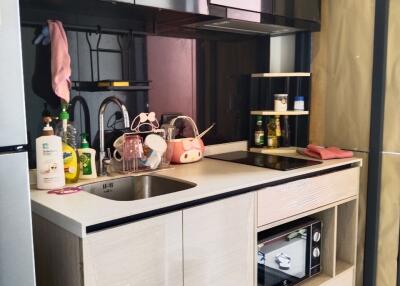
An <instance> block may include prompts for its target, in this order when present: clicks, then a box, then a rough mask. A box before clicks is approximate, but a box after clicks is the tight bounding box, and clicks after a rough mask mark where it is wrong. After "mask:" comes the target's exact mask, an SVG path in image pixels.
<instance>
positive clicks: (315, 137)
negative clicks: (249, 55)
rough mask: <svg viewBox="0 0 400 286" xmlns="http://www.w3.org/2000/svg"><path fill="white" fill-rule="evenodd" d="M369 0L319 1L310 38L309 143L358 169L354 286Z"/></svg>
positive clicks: (366, 113) (367, 93) (366, 122)
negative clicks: (356, 163)
mask: <svg viewBox="0 0 400 286" xmlns="http://www.w3.org/2000/svg"><path fill="white" fill-rule="evenodd" d="M374 17H375V0H322V30H321V32H320V33H314V34H313V39H312V41H313V42H312V44H313V45H312V49H313V51H312V76H313V78H312V108H311V126H310V141H311V142H312V143H317V144H322V145H335V146H339V147H341V148H344V149H350V150H353V151H359V152H356V153H355V155H356V156H357V157H361V158H363V159H364V163H363V164H364V166H363V169H362V180H361V188H360V189H361V192H360V207H359V236H358V250H357V253H358V256H357V283H356V284H357V285H362V271H363V267H362V266H363V257H364V233H365V209H366V185H367V169H368V167H367V165H368V163H367V158H368V150H369V126H370V108H371V101H370V98H371V86H372V85H371V82H372V58H373V38H374Z"/></svg>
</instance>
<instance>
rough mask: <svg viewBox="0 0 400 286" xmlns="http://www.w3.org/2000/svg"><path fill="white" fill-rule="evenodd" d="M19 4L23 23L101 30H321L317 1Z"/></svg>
mask: <svg viewBox="0 0 400 286" xmlns="http://www.w3.org/2000/svg"><path fill="white" fill-rule="evenodd" d="M20 6H21V18H22V22H23V23H24V24H26V25H35V24H37V23H39V24H41V23H43V22H45V21H46V20H47V19H48V18H49V17H50V16H51V17H53V18H57V19H59V20H60V21H62V22H63V23H64V26H71V27H77V26H79V27H83V28H85V29H86V30H87V27H93V28H92V29H94V31H97V30H98V27H99V25H101V26H102V31H105V30H107V29H109V30H110V31H114V30H121V29H122V30H124V29H127V28H129V31H131V32H135V33H140V34H151V35H166V36H180V37H188V38H200V37H208V38H213V37H214V38H215V39H220V38H222V37H226V38H228V39H230V38H241V37H243V36H245V37H248V36H249V35H250V36H252V35H257V34H261V35H272V36H273V35H282V34H288V33H294V32H298V31H312V32H314V31H319V30H320V26H321V25H320V20H321V0H102V1H99V0H85V1H82V0H69V1H60V0H20ZM71 15H74V16H71ZM221 32H223V33H221Z"/></svg>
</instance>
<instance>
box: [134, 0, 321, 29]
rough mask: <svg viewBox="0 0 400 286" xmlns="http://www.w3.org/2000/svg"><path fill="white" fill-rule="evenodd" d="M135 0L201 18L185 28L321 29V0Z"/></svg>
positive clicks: (163, 9)
mask: <svg viewBox="0 0 400 286" xmlns="http://www.w3.org/2000/svg"><path fill="white" fill-rule="evenodd" d="M183 2H184V5H182V1H180V0H168V1H167V0H146V1H144V0H136V1H135V4H136V5H141V6H147V7H152V8H158V9H159V11H161V10H162V11H163V12H164V13H168V12H167V11H170V12H179V13H182V12H183V13H185V14H191V15H198V16H199V17H198V18H196V17H194V18H192V19H191V20H192V21H190V22H186V23H182V22H181V26H182V27H186V28H194V29H201V30H212V31H219V32H229V33H235V34H246V35H256V34H264V35H265V34H267V35H282V34H288V33H294V32H298V31H319V30H320V13H321V0H246V1H244V0H243V1H239V0H199V1H192V0H190V1H183Z"/></svg>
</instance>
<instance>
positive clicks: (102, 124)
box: [99, 96, 130, 176]
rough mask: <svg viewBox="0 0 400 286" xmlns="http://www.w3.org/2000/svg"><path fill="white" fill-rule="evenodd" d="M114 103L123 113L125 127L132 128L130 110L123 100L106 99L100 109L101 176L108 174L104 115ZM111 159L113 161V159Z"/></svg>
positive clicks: (111, 97)
mask: <svg viewBox="0 0 400 286" xmlns="http://www.w3.org/2000/svg"><path fill="white" fill-rule="evenodd" d="M112 102H113V103H115V104H116V105H117V106H118V107H119V109H120V110H121V112H122V116H123V119H124V127H125V128H129V127H130V126H129V123H130V122H129V114H128V110H127V109H126V106H125V105H124V104H123V103H122V102H121V100H119V99H118V98H117V97H115V96H110V97H107V98H106V99H104V100H103V102H102V103H101V105H100V109H99V139H100V152H99V176H105V174H106V173H107V172H106V170H105V169H104V163H103V160H104V158H105V156H106V152H105V146H104V113H105V111H106V109H107V106H108V105H109V104H110V103H112ZM109 159H110V160H111V158H109Z"/></svg>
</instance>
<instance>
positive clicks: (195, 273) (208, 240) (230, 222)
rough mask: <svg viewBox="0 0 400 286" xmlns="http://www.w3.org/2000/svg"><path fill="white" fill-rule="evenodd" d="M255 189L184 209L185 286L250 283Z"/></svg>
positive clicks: (253, 263) (252, 258) (253, 242)
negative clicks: (251, 191)
mask: <svg viewBox="0 0 400 286" xmlns="http://www.w3.org/2000/svg"><path fill="white" fill-rule="evenodd" d="M254 196H255V195H254V193H248V194H244V195H240V196H236V197H232V198H228V199H224V200H220V201H216V202H212V203H208V204H205V205H201V206H196V207H193V208H190V209H185V210H183V254H184V263H183V269H184V270H183V276H184V285H185V286H204V285H207V286H232V285H240V286H253V285H254V265H255V221H254V220H255V209H254Z"/></svg>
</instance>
